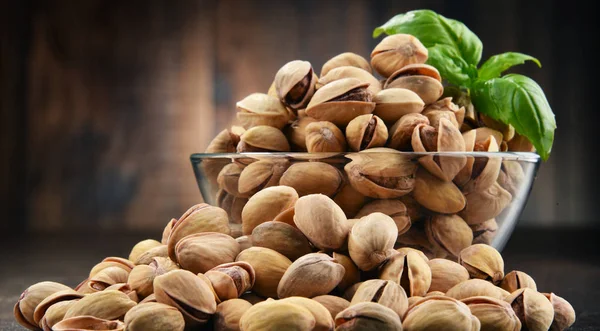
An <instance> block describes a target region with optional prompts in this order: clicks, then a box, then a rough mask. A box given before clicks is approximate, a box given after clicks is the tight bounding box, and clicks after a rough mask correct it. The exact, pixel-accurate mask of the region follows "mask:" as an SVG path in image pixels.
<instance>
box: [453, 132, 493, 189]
mask: <svg viewBox="0 0 600 331" xmlns="http://www.w3.org/2000/svg"><path fill="white" fill-rule="evenodd" d="M476 131H477V130H471V131H467V132H465V133H463V139H464V141H465V148H466V151H467V152H473V151H475V152H498V151H499V147H498V142H497V141H496V138H495V137H494V136H493V135H488V136H487V138H485V139H480V140H477V139H478V138H479V137H478V135H477V132H476ZM501 164H502V159H501V158H499V157H487V156H477V157H473V156H468V157H467V163H466V164H465V166H464V167H463V168H462V169H461V170H460V172H459V173H458V174H457V175H456V177H455V178H454V182H455V183H456V184H457V185H458V186H460V187H461V189H462V191H463V192H465V193H466V194H468V193H471V192H475V191H483V190H486V189H488V188H489V187H490V186H492V184H494V182H495V181H496V179H497V178H498V174H499V172H500V166H501Z"/></svg>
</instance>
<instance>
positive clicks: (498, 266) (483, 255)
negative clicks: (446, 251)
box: [458, 244, 504, 284]
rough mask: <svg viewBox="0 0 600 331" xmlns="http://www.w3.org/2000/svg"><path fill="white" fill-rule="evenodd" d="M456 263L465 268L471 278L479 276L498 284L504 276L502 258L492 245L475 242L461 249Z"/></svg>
mask: <svg viewBox="0 0 600 331" xmlns="http://www.w3.org/2000/svg"><path fill="white" fill-rule="evenodd" d="M458 263H460V264H461V265H462V266H463V267H465V268H466V269H467V271H468V272H469V275H471V278H479V279H484V280H488V281H491V282H492V283H494V284H499V283H500V282H501V281H502V279H503V278H504V260H503V259H502V255H500V253H499V252H498V251H497V250H496V249H495V248H494V247H492V246H490V245H486V244H475V245H472V246H469V247H467V248H465V249H463V250H462V251H461V252H460V255H459V256H458Z"/></svg>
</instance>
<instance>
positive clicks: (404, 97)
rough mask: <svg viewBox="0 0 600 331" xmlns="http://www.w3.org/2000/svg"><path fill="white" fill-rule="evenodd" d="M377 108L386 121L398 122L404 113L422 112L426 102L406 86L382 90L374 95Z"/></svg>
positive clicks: (377, 112)
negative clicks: (405, 87)
mask: <svg viewBox="0 0 600 331" xmlns="http://www.w3.org/2000/svg"><path fill="white" fill-rule="evenodd" d="M373 101H374V102H375V110H373V114H375V115H377V116H379V117H380V118H381V119H382V120H384V121H385V122H386V123H396V122H397V121H398V120H400V119H401V118H402V117H403V116H404V115H407V114H415V113H421V112H422V111H423V107H424V106H425V103H424V102H423V100H421V97H419V95H417V94H416V93H415V92H413V91H411V90H408V89H404V88H389V89H385V90H381V91H380V92H378V93H377V94H375V96H374V97H373Z"/></svg>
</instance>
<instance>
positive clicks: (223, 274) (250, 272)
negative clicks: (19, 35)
mask: <svg viewBox="0 0 600 331" xmlns="http://www.w3.org/2000/svg"><path fill="white" fill-rule="evenodd" d="M204 275H205V276H206V277H207V278H208V279H209V280H210V282H211V285H212V287H213V289H214V290H215V293H216V294H217V297H218V298H219V300H221V301H225V300H229V299H236V298H239V297H240V296H241V295H242V294H243V293H244V292H246V291H248V290H250V289H251V288H252V286H253V285H254V281H255V278H256V273H255V272H254V268H252V266H251V265H250V264H249V263H246V262H240V261H238V262H232V263H225V264H221V265H218V266H216V267H214V268H213V269H211V270H209V271H207V272H206V273H205V274H204Z"/></svg>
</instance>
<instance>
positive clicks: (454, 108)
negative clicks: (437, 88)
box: [423, 97, 466, 129]
mask: <svg viewBox="0 0 600 331" xmlns="http://www.w3.org/2000/svg"><path fill="white" fill-rule="evenodd" d="M465 112H466V110H465V107H458V105H456V104H455V103H454V102H452V98H451V97H446V98H443V99H440V100H438V101H436V102H434V103H432V104H430V105H429V106H427V107H426V108H425V109H423V115H425V116H427V118H429V120H430V121H431V126H434V127H437V126H438V122H439V119H440V118H442V117H444V118H447V119H449V120H450V121H451V122H452V124H455V125H456V127H457V128H458V129H460V128H461V127H462V125H463V123H464V120H465Z"/></svg>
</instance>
